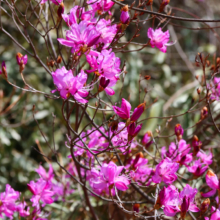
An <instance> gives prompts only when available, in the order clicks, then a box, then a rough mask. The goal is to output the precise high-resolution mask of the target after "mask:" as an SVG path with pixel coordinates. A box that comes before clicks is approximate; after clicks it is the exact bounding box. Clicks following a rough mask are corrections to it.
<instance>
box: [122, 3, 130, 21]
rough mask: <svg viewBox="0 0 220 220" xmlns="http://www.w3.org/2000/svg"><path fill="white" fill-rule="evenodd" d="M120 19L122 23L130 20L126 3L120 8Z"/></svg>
mask: <svg viewBox="0 0 220 220" xmlns="http://www.w3.org/2000/svg"><path fill="white" fill-rule="evenodd" d="M120 20H121V23H122V24H128V23H129V21H130V16H129V13H128V5H126V6H124V7H123V8H122V10H121V16H120Z"/></svg>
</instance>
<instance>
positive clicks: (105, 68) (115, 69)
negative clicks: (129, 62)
mask: <svg viewBox="0 0 220 220" xmlns="http://www.w3.org/2000/svg"><path fill="white" fill-rule="evenodd" d="M86 59H87V62H88V63H89V65H90V66H91V68H92V69H91V70H87V72H88V73H91V72H96V74H97V75H101V76H104V77H106V78H107V79H115V78H118V77H119V75H120V72H121V69H120V59H119V58H118V57H116V56H115V53H114V52H112V50H111V49H110V50H102V51H101V53H99V52H95V51H91V52H90V53H89V55H87V56H86Z"/></svg>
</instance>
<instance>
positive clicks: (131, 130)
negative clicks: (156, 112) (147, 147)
mask: <svg viewBox="0 0 220 220" xmlns="http://www.w3.org/2000/svg"><path fill="white" fill-rule="evenodd" d="M141 128H142V124H140V125H136V124H135V122H132V123H131V124H130V125H128V127H127V131H128V141H131V140H132V139H133V138H134V137H135V136H137V134H138V133H139V132H140V130H141Z"/></svg>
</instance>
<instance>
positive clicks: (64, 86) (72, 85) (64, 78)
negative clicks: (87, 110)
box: [51, 66, 88, 103]
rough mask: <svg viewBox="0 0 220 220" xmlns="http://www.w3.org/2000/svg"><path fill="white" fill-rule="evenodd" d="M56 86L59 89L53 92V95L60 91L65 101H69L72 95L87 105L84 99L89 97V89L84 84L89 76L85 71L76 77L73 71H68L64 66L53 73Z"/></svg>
mask: <svg viewBox="0 0 220 220" xmlns="http://www.w3.org/2000/svg"><path fill="white" fill-rule="evenodd" d="M51 74H52V77H53V81H54V84H55V85H56V87H57V89H55V90H53V91H51V92H52V93H54V92H56V91H59V92H60V95H61V97H62V98H63V99H67V98H68V97H69V96H70V95H72V96H73V97H74V99H75V100H76V101H78V102H80V103H87V102H88V101H87V100H85V99H84V98H83V97H86V96H87V95H88V91H87V89H86V88H85V87H84V84H85V83H86V81H87V74H85V73H84V71H83V70H81V72H80V73H79V74H78V75H77V76H76V77H75V76H73V72H72V70H66V68H65V67H64V66H63V67H62V68H61V69H57V70H56V71H55V72H52V73H51Z"/></svg>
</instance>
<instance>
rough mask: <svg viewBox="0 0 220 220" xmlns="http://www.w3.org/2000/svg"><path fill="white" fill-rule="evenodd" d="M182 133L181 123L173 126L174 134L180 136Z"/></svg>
mask: <svg viewBox="0 0 220 220" xmlns="http://www.w3.org/2000/svg"><path fill="white" fill-rule="evenodd" d="M183 133H184V130H183V128H182V126H181V124H177V125H176V126H175V135H176V136H180V135H181V136H182V135H183Z"/></svg>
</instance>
